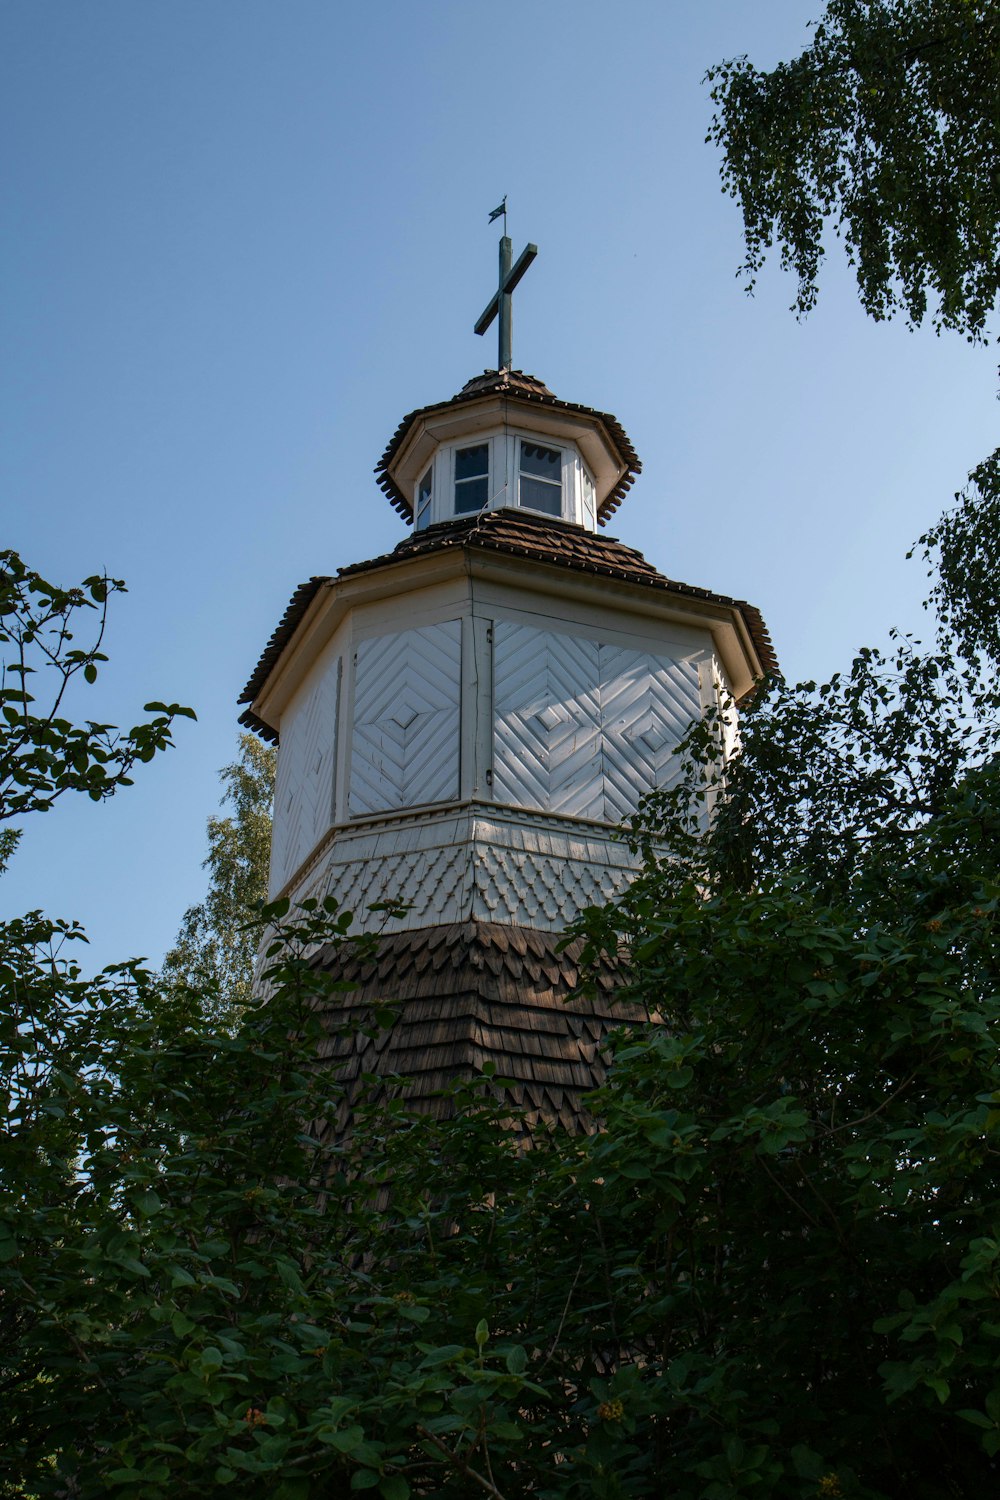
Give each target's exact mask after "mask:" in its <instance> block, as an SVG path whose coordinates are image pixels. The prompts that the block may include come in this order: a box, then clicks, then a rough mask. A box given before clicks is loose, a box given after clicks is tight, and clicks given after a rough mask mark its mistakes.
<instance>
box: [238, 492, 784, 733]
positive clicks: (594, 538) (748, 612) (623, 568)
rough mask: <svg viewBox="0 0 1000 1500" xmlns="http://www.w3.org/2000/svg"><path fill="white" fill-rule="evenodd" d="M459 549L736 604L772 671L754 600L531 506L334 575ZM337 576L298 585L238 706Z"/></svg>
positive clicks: (406, 545)
mask: <svg viewBox="0 0 1000 1500" xmlns="http://www.w3.org/2000/svg"><path fill="white" fill-rule="evenodd" d="M462 548H465V549H470V550H481V551H485V552H501V553H507V554H508V555H510V556H513V557H522V558H525V559H526V560H529V561H533V562H539V563H546V564H549V565H550V566H555V567H560V568H567V569H570V570H573V571H576V572H581V573H590V574H596V575H598V576H600V577H604V578H610V579H617V580H620V581H621V582H623V583H631V584H641V585H643V586H644V587H648V588H651V589H655V590H657V591H664V592H668V593H673V594H679V595H681V596H683V597H685V598H690V599H702V600H704V601H705V602H706V603H709V604H722V605H725V606H727V607H729V608H733V609H737V610H738V611H739V612H740V614H741V615H742V617H743V620H744V622H745V624H746V628H747V631H748V633H749V635H750V638H751V640H752V641H753V644H754V649H755V650H756V652H757V656H758V659H759V661H760V663H761V666H762V668H763V671H764V673H765V674H766V675H768V676H770V675H777V673H778V671H779V667H778V660H777V657H776V655H775V652H774V647H773V646H772V644H771V637H770V635H769V633H768V629H767V626H766V625H765V623H764V620H763V618H762V616H761V613H760V610H758V609H757V608H756V606H755V605H753V604H748V603H747V602H746V600H744V599H733V598H730V597H729V596H728V595H726V594H716V593H713V592H712V591H711V590H710V589H703V588H698V587H696V586H695V585H694V584H689V583H679V582H678V581H677V580H676V579H672V578H667V577H665V576H664V574H662V573H659V572H657V570H656V569H655V568H654V567H653V565H652V564H651V563H648V562H647V561H646V559H645V558H644V557H643V555H642V553H641V552H637V551H636V549H635V548H634V547H627V546H626V545H625V544H624V542H620V541H618V540H617V539H616V538H615V537H609V536H605V535H603V534H601V535H598V534H595V533H594V532H590V531H586V530H584V528H583V527H582V526H576V525H574V524H573V523H572V522H569V521H559V520H556V519H554V518H553V517H551V516H543V515H539V514H537V513H535V512H532V511H526V510H514V509H511V510H487V511H481V512H480V513H479V514H478V515H473V516H462V517H460V518H458V519H457V520H453V521H444V522H442V523H441V524H440V525H438V526H430V527H428V528H427V530H426V531H420V532H416V533H412V534H411V535H409V536H407V537H405V538H404V539H403V541H401V542H400V543H399V544H398V546H396V547H395V548H394V549H393V551H392V552H387V553H383V554H382V555H381V556H380V557H373V558H369V559H368V560H367V561H366V562H360V563H352V564H351V565H349V566H348V567H344V568H340V569H338V571H337V575H336V579H341V578H345V579H346V578H352V577H354V576H356V575H358V574H361V573H366V572H370V571H372V570H374V569H376V568H386V567H393V566H397V565H400V564H403V563H406V562H407V561H409V559H411V558H413V557H420V556H424V555H427V554H430V553H434V552H443V551H449V550H452V549H462ZM336 579H334V578H327V577H314V578H310V579H309V580H308V582H307V583H303V584H300V585H299V587H298V588H297V589H296V591H295V593H294V594H293V595H292V598H291V600H290V601H289V604H288V608H287V609H286V610H285V613H284V615H283V616H282V618H281V621H280V623H279V624H278V627H277V629H276V630H275V632H274V634H273V635H272V636H271V639H270V641H269V642H268V644H267V646H266V647H265V649H264V651H263V653H262V655H261V657H260V660H259V661H258V663H257V666H256V667H255V669H254V671H253V673H252V675H251V677H250V680H249V682H248V683H247V685H246V687H245V688H244V689H243V692H242V694H241V695H240V698H239V702H240V703H241V704H251V703H253V702H254V700H255V699H256V697H257V695H258V693H259V692H260V691H261V689H262V688H263V686H264V684H265V682H266V681H267V678H268V676H269V675H270V673H271V671H272V670H273V668H274V667H275V666H276V665H277V662H278V659H279V657H280V656H281V653H282V652H283V651H284V649H285V647H286V646H287V645H288V644H289V642H290V641H291V639H292V637H293V636H294V634H295V631H296V629H297V627H298V625H299V622H300V621H301V619H302V617H303V616H304V615H305V613H306V610H307V609H308V608H309V605H310V604H311V603H312V601H313V599H314V598H315V596H316V594H317V593H318V592H319V590H320V589H321V588H322V587H324V585H328V584H332V583H335V582H336ZM240 723H241V724H243V725H245V726H246V727H247V728H248V729H253V730H254V731H255V732H256V733H257V734H259V735H260V736H261V737H262V738H263V739H266V740H272V741H275V740H277V738H278V736H277V734H276V733H275V731H274V730H273V729H272V728H271V727H270V726H269V725H267V724H265V723H264V722H263V720H261V719H260V718H258V716H257V715H256V714H255V713H254V712H253V710H252V709H250V708H248V709H246V710H245V712H244V713H243V714H241V715H240Z"/></svg>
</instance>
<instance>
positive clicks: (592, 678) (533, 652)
mask: <svg viewBox="0 0 1000 1500" xmlns="http://www.w3.org/2000/svg"><path fill="white" fill-rule="evenodd" d="M494 683H495V700H494V701H495V710H494V713H495V718H494V785H495V791H496V797H497V800H498V801H501V802H507V803H512V804H514V805H517V806H520V807H536V808H539V809H540V810H543V811H545V812H556V813H563V814H567V815H569V816H575V817H580V818H597V819H600V820H602V821H604V822H608V823H619V822H621V821H622V820H623V819H624V818H627V817H628V816H629V815H630V814H631V813H633V812H634V811H635V809H636V807H637V806H638V802H639V798H640V797H641V796H642V795H643V794H644V793H645V792H648V791H652V790H653V789H654V788H655V787H662V786H666V785H668V784H669V782H670V779H671V778H672V776H673V775H674V774H675V773H676V762H675V759H674V750H675V748H676V746H677V744H678V742H679V740H680V739H681V738H682V737H683V735H684V734H685V732H686V730H687V729H688V727H689V725H690V723H691V721H692V719H695V718H697V717H699V716H700V714H701V711H702V710H701V687H700V682H699V673H698V665H697V662H695V661H691V660H679V661H675V660H671V659H669V658H667V657H659V656H653V655H651V654H650V653H648V652H643V651H636V650H631V649H626V648H623V647H621V646H617V645H611V644H608V643H606V642H598V641H595V640H588V639H581V638H577V637H574V636H570V635H565V634H563V633H562V632H561V631H547V630H538V629H536V628H534V627H532V626H528V625H520V624H514V623H512V622H510V621H498V622H497V625H496V627H495V633H494Z"/></svg>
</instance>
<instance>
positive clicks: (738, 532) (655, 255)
mask: <svg viewBox="0 0 1000 1500" xmlns="http://www.w3.org/2000/svg"><path fill="white" fill-rule="evenodd" d="M818 9H819V4H818V0H817V3H814V4H810V3H805V0H769V3H768V4H766V5H760V4H758V5H748V4H747V3H746V0H705V3H702V4H699V5H680V4H677V3H673V4H670V3H668V0H652V3H649V0H623V3H621V4H619V5H617V6H615V7H608V6H607V5H606V4H604V3H597V0H508V3H506V4H505V5H503V6H500V7H498V6H496V5H492V4H490V5H488V4H485V3H475V0H462V3H452V0H423V3H421V4H419V5H417V4H413V3H412V0H380V3H369V4H367V5H361V6H356V5H347V4H345V3H335V0H280V3H279V0H269V3H261V0H212V3H210V4H206V3H204V0H169V3H167V0H144V3H142V4H136V3H135V0H89V3H87V4H79V3H74V0H20V3H9V4H7V5H6V6H5V7H3V9H2V12H0V58H2V61H0V139H2V140H3V142H4V147H3V164H2V172H3V178H4V181H3V192H2V203H3V207H2V212H3V217H4V219H5V220H6V222H5V224H4V226H3V252H2V257H3V265H2V286H3V290H2V299H3V329H4V334H3V340H4V355H3V368H2V377H0V378H2V395H0V406H2V412H3V421H4V438H3V445H2V455H0V486H2V488H0V494H2V495H3V506H4V519H5V525H4V528H3V537H2V545H7V546H14V547H16V548H17V549H18V550H20V551H21V552H22V553H23V555H24V556H25V558H26V559H27V560H28V561H29V562H30V563H31V564H32V565H33V566H35V567H36V568H38V569H39V570H40V571H42V572H45V573H47V574H48V575H49V576H51V577H53V578H54V579H56V580H58V581H61V582H71V581H74V580H77V579H79V578H80V577H82V576H83V575H84V574H87V573H91V572H94V571H99V570H101V569H105V568H106V569H107V570H108V571H109V572H111V573H112V574H115V575H117V576H120V577H123V578H125V579H126V580H127V581H128V584H129V589H130V592H129V594H128V595H127V597H126V598H124V599H122V600H120V601H118V602H117V603H116V606H115V611H114V616H113V620H112V625H111V630H110V632H109V638H108V643H109V650H110V653H111V656H112V662H111V665H110V666H109V668H108V669H107V670H106V671H105V673H104V674H103V675H102V678H101V680H100V683H99V685H98V687H97V688H96V689H93V690H91V693H90V694H89V695H88V696H87V697H86V698H85V701H84V702H82V703H80V704H78V705H77V708H78V712H79V713H80V714H81V715H84V714H85V715H86V716H88V717H96V718H102V719H108V720H111V721H113V722H132V721H133V719H134V718H135V717H136V716H137V714H138V711H139V709H140V708H141V705H142V703H143V702H144V701H145V700H146V699H149V698H173V699H177V700H180V701H182V702H186V703H189V704H192V705H193V706H194V707H195V708H196V709H197V711H198V715H199V723H198V724H197V725H186V724H185V725H181V726H180V729H179V732H178V748H177V749H176V750H175V751H173V752H171V754H170V755H169V756H167V757H164V758H162V759H161V760H160V761H159V762H158V763H156V764H154V765H152V766H150V767H145V768H143V769H142V770H141V773H140V775H139V778H138V781H137V785H136V786H135V787H134V788H133V789H132V790H131V791H128V792H126V793H124V794H123V795H121V796H119V797H118V798H116V799H115V800H114V802H113V803H112V804H110V805H108V806H105V807H94V806H92V805H90V804H85V805H77V806H72V807H71V806H69V805H67V804H65V803H64V804H62V805H60V807H59V808H58V809H57V810H56V811H54V812H52V813H50V814H48V815H47V816H46V817H44V818H36V819H35V820H34V821H30V822H29V823H28V824H27V825H26V828H25V835H24V840H23V845H22V849H21V851H20V852H19V854H18V855H17V857H16V859H15V862H14V864H13V866H12V869H11V871H10V873H9V874H8V876H7V877H6V878H5V879H4V880H3V882H2V883H0V902H2V906H3V909H4V910H5V911H7V912H11V911H21V910H23V909H25V908H27V907H29V906H42V907H44V908H45V909H46V910H48V911H49V912H50V913H52V914H59V915H64V916H72V917H77V918H79V919H81V920H82V921H83V922H84V923H85V924H86V926H87V928H88V929H89V931H90V934H91V938H92V958H93V959H94V960H95V961H100V962H105V961H111V960H113V959H116V958H124V957H126V956H129V955H131V954H134V953H141V954H144V955H148V956H149V957H150V958H151V959H152V960H153V961H154V962H157V961H158V960H159V959H160V957H161V956H162V953H163V951H164V949H165V948H166V947H167V946H168V945H169V943H170V942H171V940H172V938H173V935H174V933H175V932H176V929H177V925H178V921H179V918H180V916H181V913H182V911H183V909H184V907H185V906H186V905H188V904H189V903H190V902H191V901H193V900H196V899H198V898H199V896H200V894H201V893H202V890H203V881H204V877H203V875H202V872H201V870H200V868H199V866H200V861H201V859H202V858H203V855H204V848H205V842H204V824H205V819H206V817H207V815H208V814H209V813H210V812H212V811H213V809H214V807H215V805H216V801H217V796H218V783H217V780H216V772H217V770H218V768H219V767H220V766H221V765H223V764H224V763H225V762H226V761H227V760H230V759H232V757H233V753H234V750H235V745H236V734H237V727H236V708H235V699H236V696H237V694H238V693H239V691H240V689H241V688H242V686H243V683H244V682H245V680H246V678H247V676H248V675H249V672H250V670H251V668H252V666H253V664H254V663H255V661H256V659H257V656H258V654H259V651H260V649H261V648H262V646H263V644H264V643H265V641H266V639H267V637H268V635H269V634H270V632H271V630H272V629H273V627H274V625H275V623H276V621H277V619H278V617H279V616H280V614H281V612H282V610H283V608H284V606H285V603H286V601H287V599H288V596H289V595H290V593H291V591H292V589H293V588H294V586H295V585H296V584H297V583H298V582H299V581H300V580H301V579H302V578H304V577H307V576H308V575H310V574H311V573H317V572H320V573H324V572H333V571H334V570H335V569H336V568H337V566H338V565H340V564H343V563H348V562H354V561H357V560H359V559H361V558H365V557H369V556H372V555H374V554H375V553H377V552H381V551H384V550H385V549H387V548H389V547H391V546H392V545H393V544H394V542H395V541H396V540H398V539H399V538H400V537H401V536H402V535H403V528H402V524H401V522H400V521H399V519H398V518H397V517H396V516H395V514H394V513H393V512H392V511H391V510H390V508H389V506H388V504H387V502H386V501H385V500H384V499H383V497H382V496H381V494H380V492H379V491H378V490H377V488H376V486H375V484H374V481H373V478H372V473H371V471H372V466H373V465H374V463H375V462H376V460H377V458H378V456H379V454H380V453H381V451H382V449H383V447H384V445H385V443H386V441H387V439H388V438H389V436H390V435H391V433H392V432H393V430H394V428H395V426H396V423H397V421H398V420H399V418H400V416H401V415H402V414H403V413H404V412H406V411H409V410H410V409H411V408H413V407H414V406H417V405H421V404H423V403H426V402H430V401H434V400H438V399H443V398H445V397H447V396H449V395H451V394H452V393H453V392H455V391H456V390H458V389H459V387H460V386H461V385H462V384H463V383H464V382H465V380H466V379H468V378H469V377H470V376H471V375H472V374H474V373H476V372H477V371H479V370H481V369H482V368H484V367H485V366H486V365H488V364H492V363H493V362H494V357H495V354H494V344H493V341H492V339H491V338H490V337H489V336H487V338H486V339H478V338H476V337H475V336H474V335H473V333H472V324H473V322H474V321H475V318H476V317H477V315H478V314H479V312H480V311H481V309H482V307H483V306H484V304H485V303H486V301H487V299H488V297H489V295H490V293H491V291H492V289H493V284H494V276H495V263H496V239H497V235H496V226H488V225H487V215H488V212H489V210H490V209H491V208H492V207H493V206H494V205H495V204H496V203H498V202H499V201H500V199H501V198H502V197H503V195H504V193H507V194H508V195H509V202H510V208H511V217H510V230H511V234H512V236H513V238H514V242H515V244H514V249H515V253H517V252H518V251H519V250H520V249H521V246H522V245H523V244H524V242H525V241H526V240H529V239H530V240H534V241H536V242H537V243H538V245H539V247H540V254H539V258H538V260H537V261H536V263H535V265H534V266H533V267H532V269H531V271H530V273H529V275H528V277H527V278H526V279H525V281H524V283H523V284H522V287H521V289H520V290H519V292H518V296H517V299H516V303H517V306H516V309H515V328H514V354H515V363H516V364H518V365H519V366H520V367H521V368H523V369H526V370H528V371H531V372H532V373H534V374H537V375H539V376H541V377H542V378H543V379H544V380H545V381H546V382H547V383H548V384H549V385H550V387H551V388H552V389H553V390H554V391H555V392H556V394H557V395H559V396H561V397H563V398H565V399H567V400H572V401H582V402H585V403H588V404H592V405H595V406H598V407H602V408H605V409H607V410H610V411H613V412H615V413H616V415H617V416H618V417H619V418H620V419H621V421H622V422H623V424H624V426H625V428H626V430H627V431H628V432H629V434H630V436H631V437H632V439H633V441H634V443H635V445H636V448H637V450H638V452H639V454H640V455H641V457H642V460H643V464H644V473H643V475H642V477H641V479H640V480H639V482H638V484H637V486H636V488H635V489H634V490H633V492H632V494H631V496H630V498H629V500H628V501H627V503H626V504H625V506H624V507H623V508H622V510H621V511H620V512H619V513H618V515H616V516H615V518H614V522H613V524H612V526H611V528H610V529H611V530H612V531H613V532H614V534H615V535H617V536H620V537H621V538H622V539H623V540H625V541H627V542H629V543H630V544H632V545H634V546H637V547H639V548H640V549H641V550H642V551H643V552H645V553H646V555H647V556H648V557H649V558H650V560H651V561H652V562H654V563H655V564H656V565H657V566H658V567H659V568H660V569H661V570H662V571H664V572H665V573H667V574H669V575H670V576H672V577H675V578H678V579H681V580H684V581H685V582H689V583H695V584H701V585H705V586H707V587H710V588H713V589H717V590H720V591H723V592H727V593H733V594H737V595H740V596H742V597H745V598H748V599H751V600H752V601H753V602H754V603H756V604H758V605H759V606H760V608H761V609H762V610H763V613H764V616H765V618H766V619H767V621H768V623H769V625H770V627H771V630H772V633H773V636H774V639H775V643H776V646H777V649H778V653H779V657H780V658H781V660H782V663H783V665H784V666H785V669H786V671H787V673H788V674H789V675H791V676H794V677H816V676H821V675H823V674H829V673H830V672H831V671H833V670H835V669H836V668H837V667H838V666H842V665H846V664H847V663H848V662H849V660H850V657H851V653H852V652H853V650H854V648H855V647H856V646H857V645H859V644H863V643H866V642H871V643H875V642H879V641H882V640H884V638H885V635H886V632H887V630H888V628H889V627H890V626H891V625H893V624H898V625H900V626H903V627H904V628H917V629H920V628H922V627H923V624H924V618H923V616H922V612H921V610H920V600H921V598H922V595H923V583H924V580H923V577H922V569H921V568H920V567H919V566H918V565H917V564H916V563H909V564H907V563H905V562H904V561H903V556H904V553H905V552H906V549H907V547H908V545H909V544H910V543H911V542H912V541H913V539H914V538H915V537H916V536H917V535H918V534H919V533H920V532H921V530H922V529H924V528H925V527H926V526H927V525H928V524H929V523H930V522H931V521H932V520H933V519H934V517H935V516H936V515H937V514H938V513H939V511H940V510H941V509H942V508H943V507H944V505H945V504H946V503H947V502H948V500H949V499H950V497H951V495H952V493H953V492H954V491H955V490H956V489H957V488H958V487H959V485H960V484H961V483H962V481H963V478H964V476H965V474H966V472H967V471H968V469H969V468H970V467H972V465H973V464H974V463H976V462H977V460H978V459H980V458H981V457H983V456H984V455H985V454H986V453H987V452H988V451H990V450H991V449H992V448H993V447H994V446H995V444H996V440H997V439H996V425H997V424H996V417H997V408H996V404H995V388H996V373H995V352H994V351H991V350H989V349H982V348H979V349H977V348H971V347H969V346H968V345H966V344H965V343H964V342H963V341H962V340H961V339H959V338H957V337H955V336H949V337H945V338H941V339H938V338H936V337H935V336H934V335H933V334H932V333H931V332H930V331H923V332H920V333H918V334H910V333H907V331H906V329H905V328H904V327H903V326H902V325H901V324H900V325H898V326H897V325H895V324H889V325H876V324H873V323H871V322H868V321H866V319H865V318H864V317H863V315H862V313H861V312H860V310H859V309H858V307H857V303H856V296H855V293H854V289H853V282H852V281H851V280H850V278H849V277H848V275H847V274H846V272H845V270H844V268H843V267H842V265H841V264H840V262H839V260H838V258H837V255H836V253H833V254H832V255H831V257H830V262H831V263H830V267H829V269H828V271H827V274H826V279H825V282H824V289H823V294H822V296H821V300H820V306H819V308H818V310H817V311H816V313H815V314H814V315H813V316H811V317H810V318H809V319H808V320H807V321H806V322H805V323H801V324H800V323H797V322H796V320H795V318H794V316H793V315H792V314H791V313H790V312H789V311H788V307H789V303H790V302H791V301H792V298H793V295H794V286H793V285H792V283H791V282H790V281H788V280H787V279H786V278H783V277H782V276H781V274H780V272H778V270H777V269H776V268H775V269H774V270H773V271H772V272H771V273H770V274H768V275H766V276H765V277H764V278H763V279H762V281H761V283H760V285H759V287H758V290H757V294H756V296H755V297H754V298H752V299H751V298H747V297H746V296H745V295H744V293H743V291H742V290H741V285H740V282H739V281H738V279H737V277H736V271H737V268H738V266H739V263H740V259H741V249H742V246H741V240H740V234H739V217H738V212H737V209H736V207H735V206H734V205H733V203H732V202H731V201H730V200H728V199H727V198H725V197H724V196H723V195H722V193H721V191H720V187H719V179H718V162H717V160H716V156H715V153H714V150H713V148H712V147H710V146H707V145H706V144H705V142H704V137H705V134H706V130H707V126H708V121H709V118H710V109H711V106H710V101H709V97H708V90H707V87H706V86H705V84H704V83H703V74H704V71H705V69H706V67H707V66H708V65H710V64H711V63H712V62H713V61H717V60H719V59H721V58H723V57H727V56H732V55H735V54H738V53H741V52H747V53H749V54H750V55H751V56H752V57H753V58H754V60H755V61H757V62H758V63H760V64H762V65H769V64H771V63H773V62H775V61H777V60H778V59H779V58H781V57H787V56H791V55H793V54H794V53H795V52H796V51H797V50H799V48H800V47H801V45H802V43H803V41H804V40H805V38H806V36H807V30H806V22H807V21H808V19H809V18H810V17H812V16H814V15H815V14H816V13H817V11H818Z"/></svg>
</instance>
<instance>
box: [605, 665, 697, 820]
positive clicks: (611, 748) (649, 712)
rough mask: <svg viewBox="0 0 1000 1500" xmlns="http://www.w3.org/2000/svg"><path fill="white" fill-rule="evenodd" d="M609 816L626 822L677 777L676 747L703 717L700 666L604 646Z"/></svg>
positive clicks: (606, 773) (607, 802)
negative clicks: (647, 794) (650, 796)
mask: <svg viewBox="0 0 1000 1500" xmlns="http://www.w3.org/2000/svg"><path fill="white" fill-rule="evenodd" d="M600 670H601V720H602V728H603V731H604V733H603V741H602V749H603V752H604V817H605V818H606V819H607V821H608V822H609V823H620V822H622V821H623V820H624V819H626V818H629V817H631V815H632V814H633V813H634V812H635V810H636V808H637V806H638V804H639V798H640V797H641V796H642V795H643V794H644V793H645V792H651V791H653V789H654V788H658V787H666V786H669V785H670V783H671V782H672V781H673V780H674V778H675V777H676V775H677V772H678V766H677V762H676V758H675V755H674V751H675V750H676V748H677V745H678V744H679V742H680V741H681V740H682V739H683V737H684V735H685V734H686V733H687V731H688V729H689V728H690V727H691V722H692V720H693V719H698V718H700V717H701V712H702V709H701V687H700V683H699V680H698V665H697V663H696V662H692V661H668V660H666V659H665V658H663V657H657V656H650V655H648V654H647V653H646V652H643V651H629V650H623V649H621V648H620V647H617V646H608V645H602V646H601V650H600Z"/></svg>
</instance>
